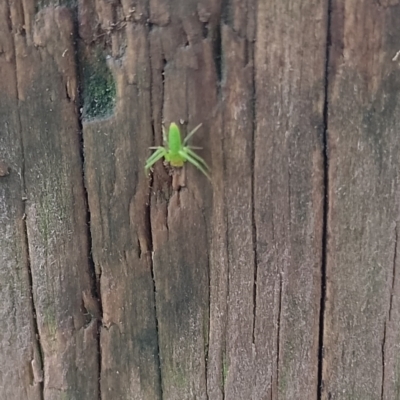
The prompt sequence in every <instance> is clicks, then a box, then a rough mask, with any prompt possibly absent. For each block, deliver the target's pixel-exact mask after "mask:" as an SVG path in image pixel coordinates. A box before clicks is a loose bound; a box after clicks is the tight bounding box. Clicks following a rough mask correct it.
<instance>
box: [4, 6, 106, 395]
mask: <svg viewBox="0 0 400 400" xmlns="http://www.w3.org/2000/svg"><path fill="white" fill-rule="evenodd" d="M10 7H11V22H12V26H13V31H14V32H15V33H16V34H15V45H16V65H17V84H18V99H19V110H20V123H21V131H22V143H23V151H24V160H25V169H24V179H25V183H26V197H27V200H26V224H27V235H28V243H29V259H30V266H31V271H32V283H33V299H34V303H35V308H36V314H37V323H38V334H39V338H40V344H41V349H42V353H43V368H44V370H43V373H44V399H60V398H62V397H64V398H65V396H67V397H68V398H77V397H80V396H81V395H82V393H86V396H87V397H88V398H92V399H95V398H97V397H98V343H97V319H96V318H95V317H93V316H92V315H91V314H90V312H89V310H88V308H89V307H88V306H87V300H90V299H91V298H92V296H93V292H92V282H91V278H90V267H89V254H88V237H87V226H86V204H85V196H84V190H83V179H82V168H81V158H80V145H79V125H78V114H77V108H76V104H75V99H76V68H75V54H74V48H73V22H72V17H71V13H70V12H69V11H68V10H67V9H65V8H53V7H46V8H43V9H41V10H37V11H38V12H37V13H36V14H34V13H35V4H34V2H33V1H28V2H19V1H18V2H12V3H10Z"/></svg>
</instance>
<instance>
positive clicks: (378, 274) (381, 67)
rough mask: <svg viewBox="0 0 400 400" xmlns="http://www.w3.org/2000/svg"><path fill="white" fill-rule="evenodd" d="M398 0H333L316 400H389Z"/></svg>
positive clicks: (394, 332) (392, 390)
mask: <svg viewBox="0 0 400 400" xmlns="http://www.w3.org/2000/svg"><path fill="white" fill-rule="evenodd" d="M399 23H400V13H399V5H398V2H386V1H385V2H369V1H360V2H357V4H356V3H354V2H351V1H344V0H343V1H333V7H332V29H331V37H332V49H331V54H330V65H329V67H330V74H329V117H328V132H329V135H328V139H329V142H328V144H329V146H328V148H329V214H328V218H329V219H328V228H329V230H328V239H329V241H328V258H327V293H326V297H327V304H326V318H325V326H324V349H325V351H324V355H325V357H324V368H323V381H324V391H323V397H322V398H323V399H330V398H343V399H356V398H357V399H358V398H362V399H366V400H367V399H378V398H379V399H395V398H398V397H399V395H400V392H399V387H400V383H399V382H400V380H399V379H400V377H399V372H398V371H399V366H400V355H399V352H398V351H397V350H396V348H397V346H398V343H399V339H400V336H399V322H400V321H399V302H398V296H399V279H398V273H397V267H398V262H399V261H398V256H397V254H398V243H397V242H398V224H399V171H400V169H399V150H400V148H399V145H400V140H399V133H398V132H399V123H400V122H399V115H400V114H399V113H400V110H399V87H400V78H399V62H398V60H397V59H395V58H394V57H395V55H396V53H397V52H398V50H399V49H400V38H399V36H398V26H399Z"/></svg>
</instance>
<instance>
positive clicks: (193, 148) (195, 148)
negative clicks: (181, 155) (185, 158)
mask: <svg viewBox="0 0 400 400" xmlns="http://www.w3.org/2000/svg"><path fill="white" fill-rule="evenodd" d="M186 147H189V149H192V150H203V148H202V147H198V146H186Z"/></svg>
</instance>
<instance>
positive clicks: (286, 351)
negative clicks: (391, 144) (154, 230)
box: [253, 0, 327, 399]
mask: <svg viewBox="0 0 400 400" xmlns="http://www.w3.org/2000/svg"><path fill="white" fill-rule="evenodd" d="M326 29H327V2H317V1H312V0H311V1H305V2H304V1H303V2H297V1H289V2H280V1H273V2H264V1H259V2H258V8H257V36H256V50H255V53H256V56H255V60H256V77H255V90H256V131H255V161H254V163H255V165H254V208H255V226H256V238H257V246H256V252H257V293H256V299H255V315H256V326H255V334H254V346H255V369H254V372H255V386H254V391H253V398H254V399H264V398H273V399H316V398H317V387H318V336H319V311H320V295H321V292H320V290H321V268H322V246H323V244H322V229H323V202H324V200H323V196H324V192H323V176H324V171H323V131H324V116H323V109H324V74H325V48H326V47H325V46H326Z"/></svg>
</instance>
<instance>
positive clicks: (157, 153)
mask: <svg viewBox="0 0 400 400" xmlns="http://www.w3.org/2000/svg"><path fill="white" fill-rule="evenodd" d="M156 149H157V150H156V151H155V152H154V153H153V154H152V155H151V156H150V157H149V158H148V159H147V161H146V165H145V166H144V169H145V170H148V169H149V168H151V167H152V166H153V165H154V164H155V163H156V162H157V161H158V160H160V159H161V158H163V157H165V155H166V154H167V151H166V150H165V148H164V147H161V146H160V147H156Z"/></svg>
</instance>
